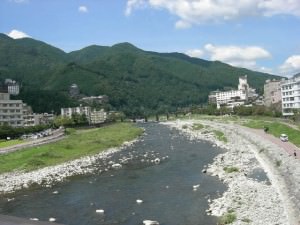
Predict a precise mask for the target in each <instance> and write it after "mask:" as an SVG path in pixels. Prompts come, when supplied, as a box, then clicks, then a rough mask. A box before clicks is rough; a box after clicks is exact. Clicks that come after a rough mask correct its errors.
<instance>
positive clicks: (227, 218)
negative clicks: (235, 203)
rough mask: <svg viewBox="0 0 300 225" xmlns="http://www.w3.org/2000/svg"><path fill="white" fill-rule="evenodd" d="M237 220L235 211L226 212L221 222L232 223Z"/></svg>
mask: <svg viewBox="0 0 300 225" xmlns="http://www.w3.org/2000/svg"><path fill="white" fill-rule="evenodd" d="M235 220H236V215H235V213H233V212H232V213H226V214H224V215H223V216H222V217H221V219H220V223H221V224H230V223H233V222H234V221H235Z"/></svg>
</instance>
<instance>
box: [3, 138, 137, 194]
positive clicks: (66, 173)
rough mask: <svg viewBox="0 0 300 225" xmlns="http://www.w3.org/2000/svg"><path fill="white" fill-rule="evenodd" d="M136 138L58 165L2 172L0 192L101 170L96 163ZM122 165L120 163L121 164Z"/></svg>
mask: <svg viewBox="0 0 300 225" xmlns="http://www.w3.org/2000/svg"><path fill="white" fill-rule="evenodd" d="M136 141H137V139H136V140H133V141H130V142H125V143H124V144H123V145H122V146H121V147H119V148H110V149H108V150H106V151H103V152H101V153H99V154H96V155H93V156H86V157H82V158H79V159H76V160H73V161H69V162H66V163H63V164H60V165H56V166H49V167H45V168H42V169H39V170H35V171H31V172H24V171H18V172H11V173H4V174H0V194H7V193H12V192H14V191H17V190H20V189H22V188H28V187H30V186H32V185H41V186H44V187H51V186H52V185H53V184H55V183H57V182H62V181H64V180H65V179H66V178H68V177H71V176H76V175H83V174H91V173H94V172H102V171H101V170H100V171H99V168H98V167H97V166H96V165H95V163H96V162H97V161H99V160H102V161H107V162H108V160H109V159H110V158H111V157H112V156H113V154H114V153H116V152H118V151H121V150H123V149H124V148H127V147H128V146H131V145H133V144H134V143H135V142H136ZM119 165H120V164H119ZM119 165H118V164H117V163H115V162H108V163H107V166H106V168H105V170H108V169H112V168H113V167H114V166H119Z"/></svg>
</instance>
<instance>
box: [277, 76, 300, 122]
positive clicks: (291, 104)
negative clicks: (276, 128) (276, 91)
mask: <svg viewBox="0 0 300 225" xmlns="http://www.w3.org/2000/svg"><path fill="white" fill-rule="evenodd" d="M281 97H282V103H281V106H282V115H283V116H292V115H294V111H295V110H300V74H297V75H295V76H294V77H292V78H290V79H287V80H282V81H281Z"/></svg>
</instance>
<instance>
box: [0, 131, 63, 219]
mask: <svg viewBox="0 0 300 225" xmlns="http://www.w3.org/2000/svg"><path fill="white" fill-rule="evenodd" d="M63 138H64V129H57V130H55V131H54V132H53V134H52V135H51V136H48V137H44V138H39V139H36V140H32V141H28V142H25V143H22V144H18V145H13V146H10V147H6V148H0V154H6V153H10V152H15V151H18V150H21V149H23V148H29V147H33V146H39V145H43V144H48V143H52V142H56V141H59V140H61V139H63ZM0 225H1V224H0Z"/></svg>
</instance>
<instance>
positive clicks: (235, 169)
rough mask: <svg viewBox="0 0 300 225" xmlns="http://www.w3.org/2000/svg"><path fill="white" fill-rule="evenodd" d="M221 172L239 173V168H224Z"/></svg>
mask: <svg viewBox="0 0 300 225" xmlns="http://www.w3.org/2000/svg"><path fill="white" fill-rule="evenodd" d="M223 170H224V171H225V172H226V173H234V172H239V168H237V167H234V166H232V167H224V168H223Z"/></svg>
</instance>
